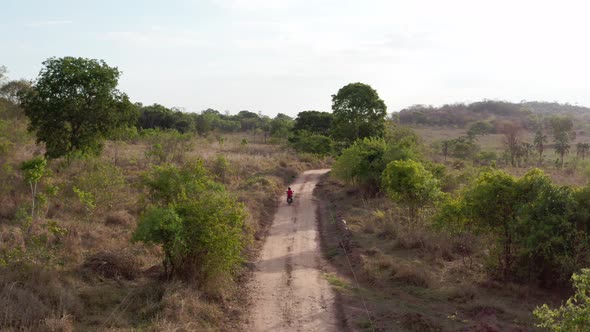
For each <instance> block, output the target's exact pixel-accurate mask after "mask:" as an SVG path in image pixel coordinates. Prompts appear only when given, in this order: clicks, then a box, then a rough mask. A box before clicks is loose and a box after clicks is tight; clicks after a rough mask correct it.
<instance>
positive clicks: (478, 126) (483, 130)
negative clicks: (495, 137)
mask: <svg viewBox="0 0 590 332" xmlns="http://www.w3.org/2000/svg"><path fill="white" fill-rule="evenodd" d="M495 131H496V129H495V128H494V126H493V125H492V124H491V123H489V122H484V121H477V122H475V123H474V124H472V125H471V127H469V130H468V131H467V136H469V137H475V136H478V135H487V134H493V133H494V132H495Z"/></svg>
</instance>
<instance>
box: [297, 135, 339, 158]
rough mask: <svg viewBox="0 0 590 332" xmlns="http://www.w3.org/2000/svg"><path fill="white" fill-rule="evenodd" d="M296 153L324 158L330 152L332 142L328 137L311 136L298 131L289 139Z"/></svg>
mask: <svg viewBox="0 0 590 332" xmlns="http://www.w3.org/2000/svg"><path fill="white" fill-rule="evenodd" d="M290 142H291V144H292V145H293V147H295V149H296V150H297V151H300V152H306V153H313V154H317V155H320V156H326V155H328V154H330V153H331V152H332V145H333V141H332V139H331V138H330V137H328V136H324V135H320V134H313V133H310V132H307V131H305V130H301V131H298V132H297V133H296V134H295V136H293V137H291V138H290Z"/></svg>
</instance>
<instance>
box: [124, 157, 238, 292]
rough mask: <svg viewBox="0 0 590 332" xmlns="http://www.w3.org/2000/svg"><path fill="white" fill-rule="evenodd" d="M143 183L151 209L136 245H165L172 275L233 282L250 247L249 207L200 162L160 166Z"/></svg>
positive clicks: (143, 219) (136, 236)
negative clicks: (247, 216) (236, 199)
mask: <svg viewBox="0 0 590 332" xmlns="http://www.w3.org/2000/svg"><path fill="white" fill-rule="evenodd" d="M143 183H144V185H145V186H146V187H147V195H146V198H147V200H148V201H149V202H150V203H151V204H150V205H149V207H148V208H147V210H146V211H145V212H144V213H143V214H142V216H141V218H140V221H139V224H138V226H137V230H136V231H135V233H134V235H133V240H134V241H142V242H145V243H151V244H161V245H162V246H163V249H164V252H165V256H166V257H165V259H164V264H165V266H166V267H170V268H171V269H170V273H173V274H176V275H178V276H181V277H184V278H188V279H195V280H197V281H201V282H203V283H206V282H207V281H212V280H219V279H221V280H227V279H229V278H231V277H232V276H233V275H234V272H236V269H237V268H238V264H239V263H240V262H241V261H242V259H243V257H242V251H243V249H244V246H245V244H246V242H247V237H246V235H245V234H247V233H246V232H244V227H245V225H244V221H245V218H246V212H245V209H244V206H243V205H242V204H241V203H238V202H236V201H235V200H234V199H233V198H232V197H231V196H230V195H229V194H228V192H227V191H226V190H225V188H224V187H223V186H222V185H221V184H219V183H217V182H215V181H213V180H212V179H211V178H210V176H209V174H208V172H207V171H206V169H205V168H204V167H203V165H202V162H200V161H199V162H196V163H191V164H189V165H187V166H185V167H183V168H177V167H175V166H172V165H164V166H159V167H156V168H154V170H153V171H152V172H150V173H149V174H147V175H146V176H145V178H144V181H143Z"/></svg>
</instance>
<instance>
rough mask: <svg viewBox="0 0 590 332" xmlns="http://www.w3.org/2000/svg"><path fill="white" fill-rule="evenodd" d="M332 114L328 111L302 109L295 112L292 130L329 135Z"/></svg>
mask: <svg viewBox="0 0 590 332" xmlns="http://www.w3.org/2000/svg"><path fill="white" fill-rule="evenodd" d="M333 118H334V116H333V115H332V113H328V112H318V111H303V112H299V114H297V118H296V119H295V123H294V125H293V130H294V131H296V132H297V131H302V130H304V131H307V132H309V133H312V134H317V135H323V136H329V135H330V129H331V128H332V120H333Z"/></svg>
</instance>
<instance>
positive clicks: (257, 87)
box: [0, 0, 590, 116]
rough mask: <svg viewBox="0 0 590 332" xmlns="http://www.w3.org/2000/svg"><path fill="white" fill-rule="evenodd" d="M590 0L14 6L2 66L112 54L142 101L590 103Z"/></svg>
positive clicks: (9, 7)
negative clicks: (357, 93) (341, 95)
mask: <svg viewBox="0 0 590 332" xmlns="http://www.w3.org/2000/svg"><path fill="white" fill-rule="evenodd" d="M589 12H590V3H588V2H585V1H572V0H561V1H543V0H536V1H534V0H493V1H492V0H489V1H478V0H445V1H441V0H411V1H410V0H404V1H401V0H364V1H360V0H359V1H347V0H315V1H307V0H299V1H296V0H167V1H159V0H158V1H155V0H143V1H141V0H127V1H124V0H101V1H79V0H52V1H46V0H44V1H40V0H39V1H32V0H3V1H2V4H1V6H0V28H1V29H2V31H3V33H2V34H0V65H4V66H6V67H7V69H8V71H9V72H8V76H9V77H10V78H11V79H19V78H25V79H35V78H36V77H37V75H38V73H39V71H40V70H41V68H42V62H43V61H44V60H46V59H47V58H49V57H63V56H75V57H85V58H94V59H103V60H105V61H106V62H107V64H109V65H110V66H114V67H118V68H119V70H121V71H122V73H123V74H122V76H121V78H120V80H119V88H120V90H122V91H124V92H125V93H127V94H128V95H129V97H130V98H131V100H132V101H134V102H142V103H143V104H152V103H159V104H162V105H165V106H167V107H180V108H184V109H185V110H186V111H190V112H199V111H202V110H204V109H207V108H213V109H217V110H219V111H222V112H223V111H230V112H231V113H237V112H238V111H240V110H250V111H254V112H261V113H262V114H266V115H269V116H274V115H276V114H277V113H279V112H280V113H285V114H288V115H291V116H295V115H296V114H297V113H298V112H300V111H304V110H318V111H330V108H331V96H332V95H333V94H336V93H337V92H338V89H340V88H341V87H343V86H344V85H346V84H348V83H353V82H362V83H366V84H369V85H371V86H372V87H373V88H374V89H376V90H377V92H378V93H379V95H380V97H381V98H382V99H383V100H384V101H385V103H386V105H387V106H388V111H389V112H394V111H399V110H401V109H403V108H405V107H408V106H411V105H414V104H426V105H435V106H437V105H442V104H446V103H455V102H473V101H478V100H482V99H500V100H508V101H514V102H519V101H521V100H528V101H532V100H542V101H557V102H561V103H566V102H567V103H571V104H579V105H586V106H590V82H589V81H588V79H589V78H590V65H588V63H589V61H590V43H589V41H588V34H589V33H590V19H588V13H589Z"/></svg>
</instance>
